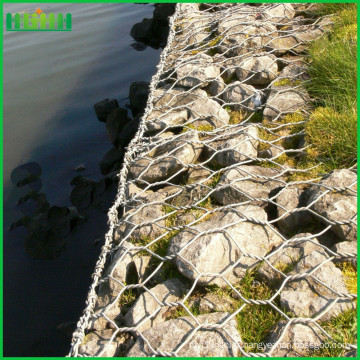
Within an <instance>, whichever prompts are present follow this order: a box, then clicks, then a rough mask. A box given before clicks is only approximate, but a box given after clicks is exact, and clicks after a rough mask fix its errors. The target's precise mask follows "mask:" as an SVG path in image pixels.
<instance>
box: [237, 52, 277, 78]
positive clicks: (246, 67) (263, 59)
mask: <svg viewBox="0 0 360 360" xmlns="http://www.w3.org/2000/svg"><path fill="white" fill-rule="evenodd" d="M277 71H278V66H277V62H276V57H275V56H274V55H266V54H259V55H254V56H252V57H249V58H247V59H245V60H243V61H242V62H241V63H240V64H239V66H238V67H237V68H236V75H237V77H238V79H239V80H240V81H245V82H246V83H247V84H256V85H266V84H269V83H270V82H271V81H272V80H274V79H276V77H277Z"/></svg>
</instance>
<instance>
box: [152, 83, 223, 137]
mask: <svg viewBox="0 0 360 360" xmlns="http://www.w3.org/2000/svg"><path fill="white" fill-rule="evenodd" d="M154 98H155V100H154V111H156V112H157V113H155V114H153V115H151V114H150V116H149V118H148V119H147V126H148V130H149V132H152V131H156V130H157V131H159V130H163V129H164V128H166V126H174V125H177V124H183V123H184V122H185V121H186V120H190V121H191V125H192V126H193V127H195V128H197V127H199V126H203V125H211V126H213V127H221V126H224V125H227V124H228V123H229V119H230V116H229V114H228V113H227V111H226V110H225V109H223V108H222V107H221V106H220V105H219V104H218V103H217V102H216V101H214V100H211V99H209V98H208V96H207V94H206V92H205V91H204V90H201V89H197V90H195V91H185V90H184V89H182V88H175V87H174V88H172V87H163V88H160V89H157V90H155V91H154ZM184 110H185V111H187V114H186V113H184V112H183V111H184ZM162 113H163V114H166V115H163V116H159V115H161V114H162ZM157 116H159V118H157ZM185 118H186V119H185Z"/></svg>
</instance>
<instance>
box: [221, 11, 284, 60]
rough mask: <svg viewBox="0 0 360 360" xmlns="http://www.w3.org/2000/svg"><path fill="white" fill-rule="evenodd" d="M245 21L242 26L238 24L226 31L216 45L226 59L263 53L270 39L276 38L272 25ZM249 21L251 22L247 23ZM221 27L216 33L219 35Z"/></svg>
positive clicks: (275, 31)
mask: <svg viewBox="0 0 360 360" xmlns="http://www.w3.org/2000/svg"><path fill="white" fill-rule="evenodd" d="M250 19H251V18H249V19H247V20H246V21H245V23H244V24H243V25H241V24H239V25H237V26H234V27H232V28H231V30H229V29H228V31H226V32H225V33H224V34H223V35H222V36H224V38H223V39H222V41H221V42H220V43H219V45H218V50H219V51H220V53H222V54H223V55H225V56H227V57H235V56H241V55H245V54H246V55H247V56H249V55H250V54H255V53H261V52H263V51H264V50H265V49H266V48H267V46H268V44H269V43H270V41H271V39H272V38H273V37H275V36H277V29H276V27H275V26H274V25H272V24H266V23H264V22H261V21H255V20H254V21H251V20H250ZM249 21H251V22H250V23H249ZM220 29H221V26H220V25H219V28H218V33H219V34H220V35H221V34H222V32H221V30H220Z"/></svg>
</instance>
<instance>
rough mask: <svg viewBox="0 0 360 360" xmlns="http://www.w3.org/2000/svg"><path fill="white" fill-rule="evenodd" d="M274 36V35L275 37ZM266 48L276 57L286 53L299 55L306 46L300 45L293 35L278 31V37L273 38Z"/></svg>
mask: <svg viewBox="0 0 360 360" xmlns="http://www.w3.org/2000/svg"><path fill="white" fill-rule="evenodd" d="M275 36H276V35H275ZM266 48H267V49H268V50H269V51H271V53H272V54H274V55H276V56H282V55H284V54H286V53H291V54H295V55H297V54H301V53H303V52H304V51H305V50H306V48H307V46H306V44H302V43H301V42H300V40H299V39H298V38H297V37H296V36H295V34H292V35H289V32H288V31H279V32H278V36H276V37H273V38H272V39H271V40H270V41H269V42H268V43H267V46H266Z"/></svg>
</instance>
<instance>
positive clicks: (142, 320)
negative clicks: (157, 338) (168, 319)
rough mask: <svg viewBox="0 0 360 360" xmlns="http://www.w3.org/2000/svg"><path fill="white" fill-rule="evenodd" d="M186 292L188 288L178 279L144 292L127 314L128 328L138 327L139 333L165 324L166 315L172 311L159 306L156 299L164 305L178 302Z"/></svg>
mask: <svg viewBox="0 0 360 360" xmlns="http://www.w3.org/2000/svg"><path fill="white" fill-rule="evenodd" d="M186 290H187V288H186V286H185V285H184V284H183V283H182V282H181V281H180V280H179V279H177V278H173V279H170V280H167V281H165V282H163V283H162V284H159V285H156V286H155V287H153V288H151V289H149V292H144V293H143V294H141V295H140V296H139V298H138V299H137V300H136V301H135V303H134V305H133V306H132V307H131V308H130V309H129V311H128V312H127V313H126V315H125V324H126V326H128V327H136V328H137V330H138V331H140V332H143V331H144V330H146V329H149V328H150V327H154V326H156V325H158V324H159V323H163V322H164V321H165V319H164V316H165V313H166V311H168V310H169V309H170V306H166V305H159V303H158V302H157V301H156V300H155V299H154V297H156V299H157V300H158V301H160V302H162V303H163V302H177V301H179V300H180V298H181V297H182V296H183V295H184V293H185V292H186ZM150 293H151V294H152V295H151V294H150ZM154 313H155V314H154ZM151 315H152V316H151Z"/></svg>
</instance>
